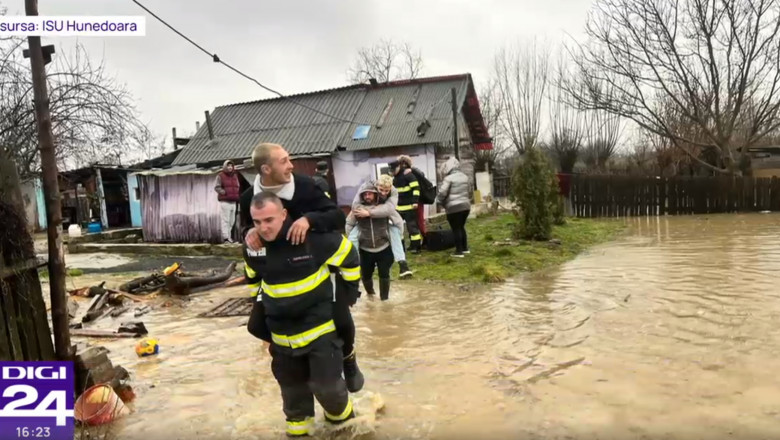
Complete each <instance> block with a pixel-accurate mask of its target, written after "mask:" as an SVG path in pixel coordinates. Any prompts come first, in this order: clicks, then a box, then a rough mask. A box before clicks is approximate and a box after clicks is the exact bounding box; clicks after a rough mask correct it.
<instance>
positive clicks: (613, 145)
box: [584, 110, 620, 172]
mask: <svg viewBox="0 0 780 440" xmlns="http://www.w3.org/2000/svg"><path fill="white" fill-rule="evenodd" d="M586 124H587V135H586V136H587V145H586V147H585V152H584V159H585V164H586V165H587V166H588V168H589V169H591V170H593V171H600V172H601V171H606V169H607V162H609V160H610V159H611V158H612V157H613V156H615V153H616V151H617V146H618V141H619V140H620V118H619V117H618V116H616V115H613V114H610V113H609V112H607V111H604V110H591V111H589V112H588V114H587V116H586Z"/></svg>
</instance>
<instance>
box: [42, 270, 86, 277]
mask: <svg viewBox="0 0 780 440" xmlns="http://www.w3.org/2000/svg"><path fill="white" fill-rule="evenodd" d="M66 272H67V273H66V275H67V276H69V277H80V276H82V275H84V271H83V270H81V269H67V271H66ZM38 277H39V278H40V279H42V280H48V279H49V270H48V269H41V270H40V271H39V272H38Z"/></svg>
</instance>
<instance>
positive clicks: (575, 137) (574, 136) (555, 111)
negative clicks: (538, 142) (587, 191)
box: [548, 57, 586, 174]
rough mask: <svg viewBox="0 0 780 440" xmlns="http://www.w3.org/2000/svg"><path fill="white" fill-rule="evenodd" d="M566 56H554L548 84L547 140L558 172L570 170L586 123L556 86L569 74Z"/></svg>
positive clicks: (580, 146) (563, 92)
mask: <svg viewBox="0 0 780 440" xmlns="http://www.w3.org/2000/svg"><path fill="white" fill-rule="evenodd" d="M570 75H571V72H570V70H569V67H568V65H567V62H566V59H565V58H564V57H560V58H559V59H558V66H557V71H556V73H555V85H554V86H553V87H551V88H550V93H549V108H550V141H549V143H548V148H549V150H550V154H551V156H553V158H554V159H555V160H556V161H557V162H558V168H559V169H560V170H561V172H562V173H569V174H570V173H572V172H573V171H574V166H575V165H576V163H577V159H579V157H580V153H581V151H582V144H583V141H584V139H585V134H586V126H585V118H584V113H583V112H581V111H579V110H578V109H576V108H574V107H572V106H570V105H569V104H568V103H567V101H566V92H565V89H564V88H562V87H560V85H561V84H563V83H565V82H566V81H567V79H568V78H569V77H570Z"/></svg>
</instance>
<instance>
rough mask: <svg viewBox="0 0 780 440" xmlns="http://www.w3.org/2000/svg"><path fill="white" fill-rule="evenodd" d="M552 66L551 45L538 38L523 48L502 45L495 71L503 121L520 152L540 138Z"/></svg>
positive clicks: (501, 119)
mask: <svg viewBox="0 0 780 440" xmlns="http://www.w3.org/2000/svg"><path fill="white" fill-rule="evenodd" d="M549 68H550V62H549V50H548V47H547V45H546V44H542V45H540V44H537V42H536V41H533V42H531V43H529V44H528V45H526V46H525V47H523V48H522V49H521V48H519V47H518V46H514V47H512V48H506V47H505V48H502V49H500V50H499V51H498V53H497V54H496V56H495V60H494V64H493V74H494V75H495V79H496V84H497V85H498V90H499V93H500V96H501V105H502V107H501V118H500V119H499V121H500V122H501V128H502V130H503V132H504V134H505V135H506V137H507V138H508V140H509V142H510V143H511V144H512V146H514V147H515V149H516V150H517V151H518V152H519V153H520V154H522V153H524V152H525V150H526V149H528V148H531V147H534V146H535V145H536V143H537V141H538V140H539V135H540V132H541V125H542V106H543V104H544V97H545V93H546V90H547V86H548V82H549V81H548V80H549V70H550V69H549Z"/></svg>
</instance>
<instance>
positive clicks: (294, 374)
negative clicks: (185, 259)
mask: <svg viewBox="0 0 780 440" xmlns="http://www.w3.org/2000/svg"><path fill="white" fill-rule="evenodd" d="M250 213H251V216H252V221H253V223H254V225H255V227H256V228H257V230H258V232H259V235H260V238H261V240H262V242H263V245H264V248H265V249H266V269H267V271H266V272H265V274H264V278H263V280H262V282H261V294H260V299H261V301H262V304H263V306H264V309H265V325H266V331H264V333H265V334H264V335H262V337H261V339H263V340H265V341H266V342H269V343H270V346H269V352H270V354H271V357H272V361H271V370H272V372H273V375H274V377H275V378H276V380H277V382H278V383H279V387H280V388H281V391H282V403H283V410H284V414H285V416H286V418H287V435H288V436H292V437H297V436H307V435H309V433H310V429H311V425H312V422H313V418H314V398H315V397H316V398H317V401H319V403H320V405H321V406H322V408H323V410H324V413H325V420H326V421H327V422H329V423H331V424H340V423H343V422H344V421H346V420H349V419H351V418H353V417H354V416H355V414H354V410H353V408H352V400H351V397H350V395H349V391H348V390H347V384H346V382H345V381H344V379H343V378H342V371H343V364H342V341H341V339H340V338H339V337H338V334H337V332H336V325H335V324H334V322H333V306H332V302H333V292H334V290H333V289H334V287H333V284H332V283H331V277H330V274H331V268H334V270H335V269H338V270H339V271H340V272H341V275H342V276H341V278H342V280H343V281H342V283H343V285H342V286H340V287H342V288H346V289H348V292H349V294H350V297H351V303H352V304H354V303H355V302H356V301H357V298H358V292H359V291H358V282H359V280H360V260H359V256H358V252H357V250H356V249H355V248H354V247H353V246H352V243H351V242H350V241H349V240H347V238H346V237H344V235H343V234H340V233H338V232H327V233H312V234H309V236H308V237H307V239H306V241H304V242H303V243H300V244H297V245H294V244H292V243H290V242H289V241H287V239H286V236H287V231H288V229H289V228H290V225H291V224H292V220H291V219H290V218H289V217H288V215H287V211H286V210H285V209H284V207H283V205H282V201H281V200H280V199H279V197H278V196H277V195H276V194H273V193H271V192H265V191H264V192H261V193H258V194H256V195H255V196H254V197H253V198H252V204H251V207H250Z"/></svg>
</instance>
